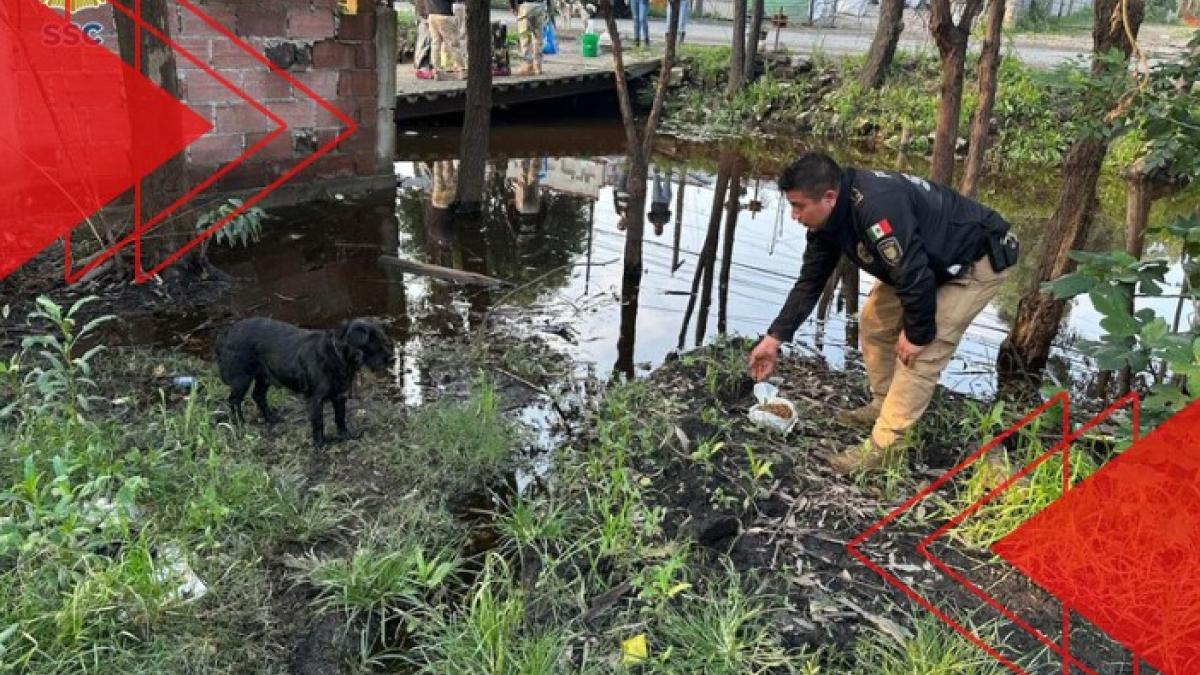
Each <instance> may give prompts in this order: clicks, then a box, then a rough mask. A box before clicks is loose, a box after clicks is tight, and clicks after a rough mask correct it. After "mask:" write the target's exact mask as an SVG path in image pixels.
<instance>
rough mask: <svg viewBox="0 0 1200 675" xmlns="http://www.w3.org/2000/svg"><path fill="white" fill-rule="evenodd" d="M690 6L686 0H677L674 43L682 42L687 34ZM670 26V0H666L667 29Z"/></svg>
mask: <svg viewBox="0 0 1200 675" xmlns="http://www.w3.org/2000/svg"><path fill="white" fill-rule="evenodd" d="M690 10H691V7H690V6H689V1H688V0H679V26H678V28H677V29H676V33H675V44H682V43H683V37H684V35H686V34H687V20H688V14H690V13H691V12H690ZM670 28H671V0H667V30H670Z"/></svg>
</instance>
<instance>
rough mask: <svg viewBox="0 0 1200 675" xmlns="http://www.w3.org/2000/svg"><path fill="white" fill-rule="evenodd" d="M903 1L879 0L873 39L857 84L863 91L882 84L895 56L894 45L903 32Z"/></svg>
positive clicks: (876, 87)
mask: <svg viewBox="0 0 1200 675" xmlns="http://www.w3.org/2000/svg"><path fill="white" fill-rule="evenodd" d="M903 19H904V0H880V3H879V22H878V23H877V24H875V37H873V38H871V48H870V50H869V51H868V52H867V63H866V65H865V66H863V71H862V75H861V77H859V82H861V83H862V86H863V89H878V88H879V87H880V86H881V85H882V84H883V79H884V77H885V76H886V75H887V70H888V67H889V66H891V65H892V58H893V57H895V56H896V44H897V43H898V42H900V33H901V31H903V30H904V21H903Z"/></svg>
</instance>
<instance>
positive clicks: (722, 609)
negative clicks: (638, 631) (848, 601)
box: [655, 574, 803, 675]
mask: <svg viewBox="0 0 1200 675" xmlns="http://www.w3.org/2000/svg"><path fill="white" fill-rule="evenodd" d="M740 583H741V580H740V579H738V575H736V574H731V576H730V578H728V579H727V580H725V582H724V583H723V584H721V585H720V586H718V587H717V588H714V589H712V590H711V591H710V593H708V594H705V595H698V594H691V593H689V594H688V595H687V596H686V597H685V598H684V600H683V602H681V603H679V604H678V605H677V606H674V607H672V608H670V609H668V610H667V611H666V612H664V613H663V615H662V616H661V618H660V620H659V623H658V630H657V635H658V637H659V640H660V641H661V645H660V646H659V649H658V651H659V653H660V655H659V657H658V658H657V659H656V667H655V672H661V673H670V674H672V675H675V674H678V675H685V674H689V673H705V674H706V675H743V674H748V673H766V672H771V670H772V669H774V668H779V667H781V666H783V665H784V664H787V663H789V661H791V660H800V659H802V658H803V656H802V655H789V654H787V652H786V650H785V649H783V647H782V646H781V645H780V644H779V640H778V637H777V636H776V635H775V634H774V631H773V630H772V628H771V622H770V613H771V609H770V608H768V607H766V606H765V605H764V604H763V603H762V601H761V600H750V599H748V598H747V597H746V596H745V595H744V593H743V591H742V589H741V587H740Z"/></svg>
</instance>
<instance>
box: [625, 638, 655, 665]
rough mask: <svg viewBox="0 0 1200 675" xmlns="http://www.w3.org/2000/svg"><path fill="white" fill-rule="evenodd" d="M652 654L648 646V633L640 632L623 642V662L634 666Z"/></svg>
mask: <svg viewBox="0 0 1200 675" xmlns="http://www.w3.org/2000/svg"><path fill="white" fill-rule="evenodd" d="M649 656H650V648H649V647H647V646H646V634H645V633H638V634H637V635H634V636H633V637H631V638H629V639H628V640H625V641H623V642H621V663H623V664H625V665H627V666H632V665H636V664H638V663H641V662H642V661H645V660H646V658H647V657H649Z"/></svg>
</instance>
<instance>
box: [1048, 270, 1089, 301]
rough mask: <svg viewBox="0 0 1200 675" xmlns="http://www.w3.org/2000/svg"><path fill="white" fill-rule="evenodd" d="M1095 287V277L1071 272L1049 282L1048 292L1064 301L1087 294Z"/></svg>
mask: <svg viewBox="0 0 1200 675" xmlns="http://www.w3.org/2000/svg"><path fill="white" fill-rule="evenodd" d="M1095 285H1096V278H1095V277H1092V276H1089V275H1086V274H1080V273H1079V272H1073V273H1071V274H1064V275H1063V276H1061V277H1059V278H1057V279H1055V280H1054V281H1052V282H1050V284H1049V290H1050V292H1051V293H1053V294H1054V297H1056V298H1058V299H1060V300H1064V299H1066V298H1073V297H1075V296H1077V295H1082V294H1083V293H1087V292H1088V291H1090V290H1092V288H1093V287H1094V286H1095Z"/></svg>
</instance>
